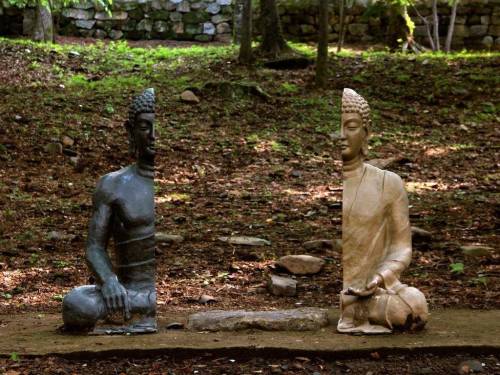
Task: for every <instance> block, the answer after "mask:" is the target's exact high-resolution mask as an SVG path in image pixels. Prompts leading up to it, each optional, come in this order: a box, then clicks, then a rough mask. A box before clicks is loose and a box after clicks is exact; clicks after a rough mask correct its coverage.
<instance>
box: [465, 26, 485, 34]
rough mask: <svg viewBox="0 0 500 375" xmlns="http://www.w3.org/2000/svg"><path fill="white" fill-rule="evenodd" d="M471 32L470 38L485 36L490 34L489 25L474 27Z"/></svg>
mask: <svg viewBox="0 0 500 375" xmlns="http://www.w3.org/2000/svg"><path fill="white" fill-rule="evenodd" d="M469 30H470V36H484V35H486V33H487V32H488V25H473V26H471V27H470V28H469Z"/></svg>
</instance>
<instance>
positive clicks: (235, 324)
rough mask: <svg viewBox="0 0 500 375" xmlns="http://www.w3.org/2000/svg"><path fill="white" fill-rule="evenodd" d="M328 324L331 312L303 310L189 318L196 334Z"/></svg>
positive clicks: (303, 328) (206, 314)
mask: <svg viewBox="0 0 500 375" xmlns="http://www.w3.org/2000/svg"><path fill="white" fill-rule="evenodd" d="M327 325H328V310H326V309H319V308H312V307H309V308H301V309H293V310H276V311H245V310H236V311H225V310H214V311H207V312H199V313H195V314H192V315H190V316H189V318H188V322H187V328H188V329H189V330H192V331H212V332H214V331H240V330H245V329H262V330H265V331H316V330H318V329H320V328H322V327H325V326H327Z"/></svg>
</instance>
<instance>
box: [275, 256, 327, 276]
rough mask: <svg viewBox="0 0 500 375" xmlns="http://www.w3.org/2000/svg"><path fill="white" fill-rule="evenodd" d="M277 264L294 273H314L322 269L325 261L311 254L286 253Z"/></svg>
mask: <svg viewBox="0 0 500 375" xmlns="http://www.w3.org/2000/svg"><path fill="white" fill-rule="evenodd" d="M277 264H278V265H279V266H280V267H283V268H285V269H287V270H288V272H290V273H293V274H294V275H314V274H316V273H318V272H320V271H321V269H322V268H323V266H324V264H325V261H324V260H323V259H321V258H317V257H313V256H311V255H286V256H284V257H281V258H280V259H279V260H278V262H277Z"/></svg>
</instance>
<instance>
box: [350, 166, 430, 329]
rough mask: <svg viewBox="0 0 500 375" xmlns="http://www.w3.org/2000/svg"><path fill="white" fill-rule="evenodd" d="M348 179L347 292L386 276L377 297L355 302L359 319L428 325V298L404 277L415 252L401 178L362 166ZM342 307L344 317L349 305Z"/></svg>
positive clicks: (394, 323)
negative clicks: (403, 273)
mask: <svg viewBox="0 0 500 375" xmlns="http://www.w3.org/2000/svg"><path fill="white" fill-rule="evenodd" d="M343 183H344V189H343V198H342V199H343V212H342V214H343V220H342V247H343V250H342V252H343V256H342V262H343V290H344V291H346V290H348V288H353V289H359V290H363V289H365V288H366V285H367V283H369V282H370V280H372V278H373V277H374V276H375V275H379V276H380V277H381V278H382V280H383V285H380V288H378V289H377V290H376V291H375V293H374V294H373V295H371V296H369V297H358V298H357V300H356V301H354V302H351V310H352V309H353V307H354V313H352V314H354V315H355V316H356V318H354V320H365V321H366V320H368V321H369V322H370V323H372V324H378V325H382V326H385V327H387V328H389V329H392V328H393V326H399V325H407V324H409V325H413V324H415V323H416V324H417V325H418V324H422V323H423V324H425V320H426V319H427V303H426V302H425V297H424V296H423V294H422V293H421V292H420V291H418V290H417V289H415V288H411V287H408V286H406V285H404V284H402V283H401V282H400V281H399V277H400V274H401V272H402V271H403V270H404V269H405V268H406V267H408V265H409V264H410V260H411V252H412V249H411V229H410V222H409V215H408V198H407V195H406V191H405V189H404V187H403V182H402V180H401V178H400V177H399V176H398V175H396V174H394V173H392V172H389V171H384V170H381V169H378V168H376V167H373V166H371V165H369V164H362V167H361V168H357V169H355V170H353V171H345V172H344V182H343ZM353 304H354V306H352V305H353ZM341 308H342V315H344V313H345V308H346V306H345V305H343V306H341Z"/></svg>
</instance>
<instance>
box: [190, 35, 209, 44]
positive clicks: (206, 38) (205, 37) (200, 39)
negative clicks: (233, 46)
mask: <svg viewBox="0 0 500 375" xmlns="http://www.w3.org/2000/svg"><path fill="white" fill-rule="evenodd" d="M194 40H196V41H198V42H210V41H211V40H212V35H207V34H201V35H196V36H195V37H194Z"/></svg>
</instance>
